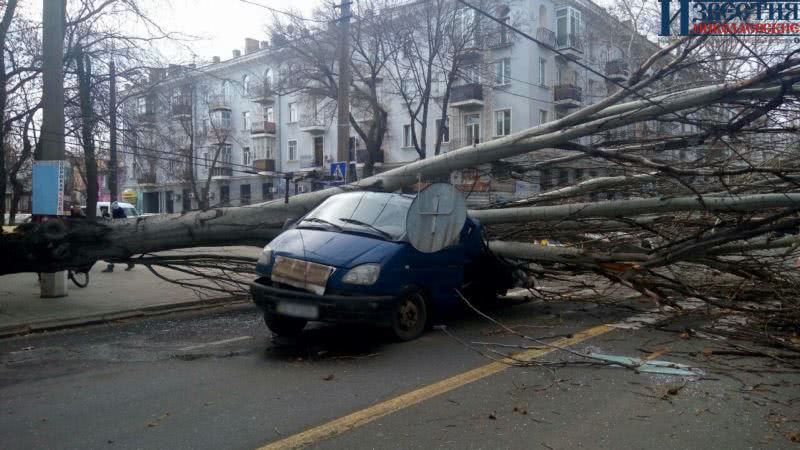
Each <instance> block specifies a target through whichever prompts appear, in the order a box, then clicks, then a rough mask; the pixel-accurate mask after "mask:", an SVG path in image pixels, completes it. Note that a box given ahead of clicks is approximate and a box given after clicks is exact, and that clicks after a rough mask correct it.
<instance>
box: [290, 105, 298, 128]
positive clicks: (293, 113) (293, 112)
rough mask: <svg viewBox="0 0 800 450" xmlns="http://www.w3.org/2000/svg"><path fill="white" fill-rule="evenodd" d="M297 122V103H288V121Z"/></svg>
mask: <svg viewBox="0 0 800 450" xmlns="http://www.w3.org/2000/svg"><path fill="white" fill-rule="evenodd" d="M295 122H297V103H289V123H295Z"/></svg>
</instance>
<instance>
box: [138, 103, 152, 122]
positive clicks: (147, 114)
mask: <svg viewBox="0 0 800 450" xmlns="http://www.w3.org/2000/svg"><path fill="white" fill-rule="evenodd" d="M136 119H137V120H138V121H139V123H141V124H152V123H155V121H156V108H155V105H153V104H150V103H148V104H147V107H146V108H140V109H139V110H138V111H137V112H136Z"/></svg>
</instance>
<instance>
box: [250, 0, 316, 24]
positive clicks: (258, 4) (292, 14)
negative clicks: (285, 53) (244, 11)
mask: <svg viewBox="0 0 800 450" xmlns="http://www.w3.org/2000/svg"><path fill="white" fill-rule="evenodd" d="M239 1H240V2H242V3H247V4H249V5H253V6H258V7H260V8H264V9H266V10H269V11H272V12H274V13H276V14H282V15H284V16H287V17H292V18H294V19H297V20H302V21H304V22H315V23H328V21H327V20H320V19H309V18H306V17H303V16H298V15H297V14H294V13H290V12H288V11H284V10H281V9H277V8H273V7H271V6H267V5H262V4H261V3H256V2H251V1H249V0H239Z"/></svg>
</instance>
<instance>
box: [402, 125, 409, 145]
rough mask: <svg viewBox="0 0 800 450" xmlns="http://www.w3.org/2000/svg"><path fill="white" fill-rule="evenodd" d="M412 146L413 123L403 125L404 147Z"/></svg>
mask: <svg viewBox="0 0 800 450" xmlns="http://www.w3.org/2000/svg"><path fill="white" fill-rule="evenodd" d="M408 147H411V125H403V148H408Z"/></svg>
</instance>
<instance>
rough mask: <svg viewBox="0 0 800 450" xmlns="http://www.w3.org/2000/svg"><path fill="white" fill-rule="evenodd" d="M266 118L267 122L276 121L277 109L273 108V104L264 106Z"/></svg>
mask: <svg viewBox="0 0 800 450" xmlns="http://www.w3.org/2000/svg"><path fill="white" fill-rule="evenodd" d="M264 120H266V121H267V122H275V110H274V109H272V106H267V107H265V108H264Z"/></svg>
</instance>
